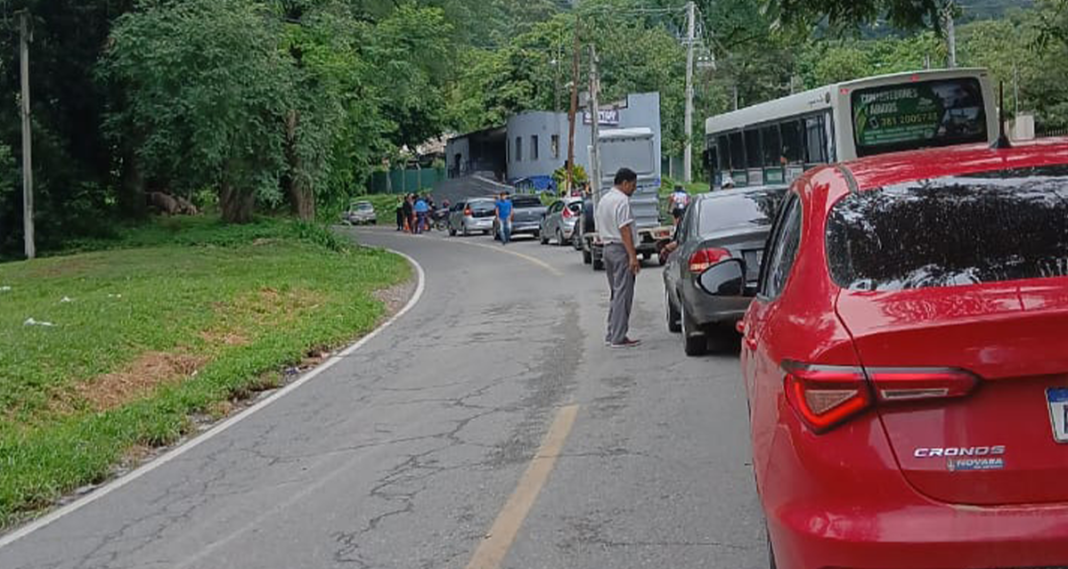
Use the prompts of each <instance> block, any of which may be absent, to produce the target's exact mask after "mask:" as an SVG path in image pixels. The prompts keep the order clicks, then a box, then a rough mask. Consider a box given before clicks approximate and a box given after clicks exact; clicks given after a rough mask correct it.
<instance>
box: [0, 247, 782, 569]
mask: <svg viewBox="0 0 1068 569" xmlns="http://www.w3.org/2000/svg"><path fill="white" fill-rule="evenodd" d="M353 235H354V236H355V237H356V238H357V239H358V240H359V241H361V242H363V243H365V244H368V245H373V246H384V247H390V248H393V249H396V250H399V251H403V252H405V253H407V254H409V255H411V256H412V257H414V258H415V259H416V260H417V261H418V262H419V263H420V264H421V265H422V266H423V267H424V268H425V271H426V283H425V284H426V288H425V294H424V295H423V296H422V298H421V300H420V301H419V303H418V304H416V305H415V306H414V308H413V309H412V310H411V311H410V312H408V313H407V314H406V315H404V316H403V317H402V318H401V319H399V320H398V321H397V322H396V323H394V325H393V326H391V327H389V328H387V329H386V330H385V331H383V333H381V334H380V335H378V336H377V337H375V338H373V339H372V340H370V341H369V342H368V343H366V344H365V345H364V346H363V347H362V348H361V349H359V350H357V351H356V352H355V353H353V354H352V355H350V356H348V357H346V358H345V359H344V361H342V362H341V363H339V364H338V365H335V366H334V367H332V368H330V369H329V370H327V371H325V372H324V373H321V374H320V375H318V376H317V377H315V378H314V379H312V380H311V381H309V382H307V383H305V384H304V385H302V386H301V387H299V388H298V389H295V390H294V391H292V392H291V393H289V394H288V395H286V396H285V397H282V398H280V399H278V400H277V401H275V402H274V403H272V404H270V405H268V406H266V407H264V408H263V409H262V410H260V411H258V412H257V413H255V414H253V415H251V416H249V417H248V418H247V419H245V420H243V421H241V422H239V423H237V424H235V425H234V426H232V427H230V428H228V429H227V430H225V431H222V432H221V433H219V434H218V435H217V436H214V437H213V438H211V439H210V440H206V441H205V442H203V443H202V444H200V445H199V446H197V447H196V448H194V449H192V450H190V451H188V452H186V453H184V454H182V455H181V456H180V457H178V458H176V459H174V460H171V461H170V462H167V463H166V464H164V465H163V466H160V467H159V468H156V469H154V470H152V471H151V472H149V473H147V474H145V475H144V476H141V477H140V478H137V479H136V480H134V481H132V482H130V483H128V484H126V485H124V486H122V487H121V488H119V489H117V490H115V491H113V492H111V493H109V494H107V495H105V496H103V497H102V498H100V499H98V500H96V501H94V502H92V503H91V504H88V505H86V506H85V507H82V508H80V509H77V510H75V511H73V512H72V513H70V514H69V515H66V516H64V517H61V518H59V519H58V520H56V521H55V522H53V523H51V524H50V525H47V526H45V527H43V528H41V529H39V530H37V531H34V532H33V533H30V534H29V535H26V536H25V537H22V538H20V539H18V540H17V541H15V542H13V543H10V544H8V545H7V546H6V547H3V548H2V549H0V567H2V568H4V569H29V568H34V569H37V568H78V569H92V568H109V569H119V568H135V567H136V568H175V569H185V568H204V569H220V568H233V569H245V568H249V569H251V568H285V569H290V568H293V569H295V568H329V567H356V568H364V567H366V568H375V569H379V568H381V569H387V568H404V569H408V568H413V569H414V568H467V567H470V568H472V569H474V568H476V567H477V568H479V569H483V568H485V569H493V568H495V567H498V566H499V567H506V568H514V569H542V568H544V569H549V568H553V569H581V568H589V569H594V568H612V569H625V568H632V567H633V568H637V567H652V568H671V569H681V568H697V567H701V568H725V569H726V568H729V569H746V568H756V567H764V566H766V565H765V560H766V554H765V545H764V537H763V535H764V530H763V522H762V520H761V516H760V513H759V508H758V503H757V499H756V497H755V493H754V489H753V483H752V476H751V474H750V470H749V466H748V463H749V446H748V440H747V427H746V412H745V402H744V395H743V390H742V386H741V385H740V383H739V377H738V363H737V357H736V356H718V357H717V356H710V357H706V358H698V359H687V358H685V357H684V356H683V355H682V346H681V342H680V341H679V339H678V337H677V336H674V335H671V334H669V333H668V332H667V330H666V327H665V324H664V317H663V312H664V310H663V298H662V294H663V293H662V285H661V280H660V279H661V277H660V274H659V271H660V269H659V268H653V267H651V266H650V267H648V268H647V270H645V271H644V272H643V273H642V274H641V276H640V277H639V282H638V289H637V299H636V305H635V313H634V318H633V326H632V336H633V337H637V338H640V339H642V340H643V341H644V344H643V345H642V346H641V347H639V348H636V349H633V350H611V349H609V348H606V347H605V346H604V345H603V337H604V331H603V329H604V320H605V310H606V305H607V302H606V301H607V298H606V293H605V290H606V288H607V287H606V284H605V277H604V274H603V273H594V272H592V271H590V270H589V268H588V267H587V266H585V265H583V264H582V262H581V258H580V256H579V254H578V253H576V252H574V251H573V250H572V249H569V248H556V247H541V246H539V245H538V244H537V243H536V242H535V241H526V242H517V243H514V244H512V245H510V246H509V247H508V248H506V249H504V248H502V247H500V246H499V245H495V244H494V243H493V241H492V240H490V239H489V238H485V237H473V238H468V239H463V238H455V239H448V238H445V237H443V234H441V233H435V234H432V235H430V236H422V237H417V236H406V235H398V234H395V233H393V232H392V231H388V230H383V229H365V230H358V231H355V232H353ZM535 457H538V458H536V459H535ZM491 528H492V529H491Z"/></svg>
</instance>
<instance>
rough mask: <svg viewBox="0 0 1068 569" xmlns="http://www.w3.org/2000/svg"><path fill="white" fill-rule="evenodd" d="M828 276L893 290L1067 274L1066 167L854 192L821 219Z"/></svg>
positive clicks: (862, 287) (852, 286)
mask: <svg viewBox="0 0 1068 569" xmlns="http://www.w3.org/2000/svg"><path fill="white" fill-rule="evenodd" d="M827 255H828V263H829V266H830V272H831V276H832V277H833V278H834V280H835V281H836V282H837V283H838V284H839V285H840V286H842V287H845V288H848V289H852V290H864V291H895V290H905V289H916V288H925V287H948V286H962V285H971V284H979V283H991V282H999V281H1012V280H1019V279H1032V278H1046V277H1056V276H1065V275H1068V166H1055V167H1046V168H1034V169H1025V170H1019V169H1017V170H1003V171H997V172H986V173H982V174H975V175H969V176H960V177H952V178H940V179H935V180H922V181H918V182H912V183H908V184H901V185H896V186H889V187H885V188H882V189H877V190H871V191H865V192H861V193H855V194H851V195H849V196H848V197H846V198H845V199H843V200H842V201H841V202H839V203H838V204H837V205H835V206H834V208H833V209H832V210H831V214H830V217H829V218H828V220H827Z"/></svg>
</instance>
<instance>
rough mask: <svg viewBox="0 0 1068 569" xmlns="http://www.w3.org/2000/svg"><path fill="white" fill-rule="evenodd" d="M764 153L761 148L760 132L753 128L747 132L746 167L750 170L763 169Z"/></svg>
mask: <svg viewBox="0 0 1068 569" xmlns="http://www.w3.org/2000/svg"><path fill="white" fill-rule="evenodd" d="M762 158H763V152H762V151H761V148H760V131H759V130H757V129H755V128H753V129H749V130H747V131H745V165H746V167H748V168H763V167H764V164H763V160H762Z"/></svg>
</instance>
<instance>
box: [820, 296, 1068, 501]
mask: <svg viewBox="0 0 1068 569" xmlns="http://www.w3.org/2000/svg"><path fill="white" fill-rule="evenodd" d="M1064 284H1066V283H1064V282H1063V281H1062V283H1061V287H1060V288H1061V290H1055V289H1052V288H1050V287H1033V288H1031V289H1029V290H1027V292H1025V293H1022V294H1021V291H1020V290H1019V289H1017V288H1016V287H1010V286H994V287H989V288H987V289H986V290H982V291H978V290H975V289H974V288H972V287H966V288H959V289H937V290H935V291H931V290H924V291H905V292H900V293H890V294H876V295H872V294H870V293H869V294H864V293H843V294H842V295H841V297H840V298H839V302H838V314H839V317H840V318H841V320H842V322H843V323H844V324H845V325H846V327H847V328H848V329H849V330H850V332H851V334H852V335H853V338H854V342H855V346H856V349H857V353H858V356H859V357H860V361H861V362H862V364H863V366H864V368H865V369H866V370H868V373H869V376H871V375H872V374H873V373H874V372H873V370H877V369H880V368H883V369H885V368H892V369H916V370H924V369H927V370H929V369H944V368H948V369H958V370H966V371H968V372H971V373H972V374H975V375H976V376H978V377H979V378H980V380H979V382H978V384H977V386H976V388H975V389H974V390H972V391H971V393H969V394H967V395H966V396H963V397H959V398H947V399H939V398H936V399H931V400H923V401H899V402H895V403H892V404H880V405H879V406H878V410H879V417H880V419H881V421H882V424H883V427H884V429H885V431H886V435H887V437H888V439H889V441H890V444H891V446H892V447H893V449H894V453H895V455H896V456H897V460H898V465H899V466H900V468H901V470H902V473H903V474H904V475H905V477H906V478H907V479H908V481H909V482H910V483H911V484H912V485H913V486H914V487H915V488H916V489H917V490H919V491H920V492H922V493H924V494H926V495H927V496H929V497H931V498H934V499H937V500H942V501H946V502H951V503H959V504H1021V503H1040V502H1055V501H1065V500H1068V485H1066V484H1064V483H1063V479H1064V465H1065V464H1066V463H1068V446H1065V445H1064V444H1062V443H1058V441H1057V440H1056V439H1055V436H1054V428H1055V426H1056V425H1055V423H1054V420H1055V419H1054V418H1053V417H1051V406H1052V408H1053V410H1054V411H1056V412H1057V413H1059V414H1060V415H1061V416H1060V417H1059V418H1057V419H1059V420H1060V421H1062V423H1061V425H1063V419H1064V417H1063V414H1064V413H1065V411H1064V405H1057V404H1056V403H1053V404H1051V403H1050V401H1049V400H1048V398H1047V395H1048V392H1049V393H1053V394H1057V393H1059V392H1057V391H1056V390H1058V389H1068V334H1065V333H1064V331H1065V324H1066V323H1068V293H1066V292H1065V289H1064ZM1025 299H1026V300H1025ZM1050 303H1055V304H1058V305H1059V308H1058V309H1056V310H1052V311H1051V310H1049V309H1048V308H1047V309H1042V310H1034V309H1028V305H1029V304H1031V305H1033V306H1039V305H1045V306H1047V307H1048V305H1049V304H1050ZM1051 390H1053V391H1051Z"/></svg>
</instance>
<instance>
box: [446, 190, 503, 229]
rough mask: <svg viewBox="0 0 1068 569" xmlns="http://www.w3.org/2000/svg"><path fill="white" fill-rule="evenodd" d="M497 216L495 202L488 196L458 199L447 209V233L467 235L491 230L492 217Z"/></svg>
mask: <svg viewBox="0 0 1068 569" xmlns="http://www.w3.org/2000/svg"><path fill="white" fill-rule="evenodd" d="M496 216H497V203H496V202H495V201H493V200H492V199H489V198H472V199H468V200H464V201H460V202H458V203H456V204H454V205H453V206H452V208H451V209H450V210H449V235H450V236H453V237H455V236H456V234H457V233H459V234H461V235H464V236H467V235H471V234H472V233H478V232H481V233H482V234H483V235H489V234H490V231H493V219H494V218H495V217H496Z"/></svg>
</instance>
